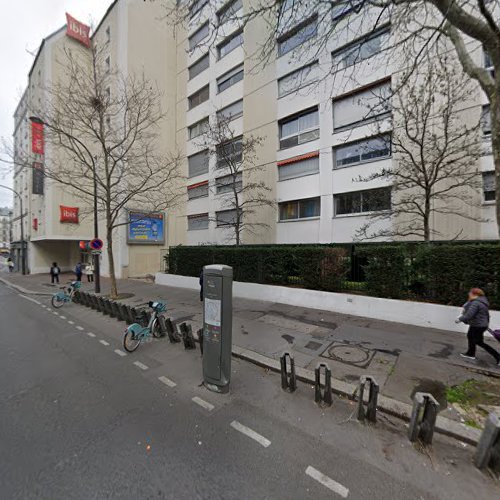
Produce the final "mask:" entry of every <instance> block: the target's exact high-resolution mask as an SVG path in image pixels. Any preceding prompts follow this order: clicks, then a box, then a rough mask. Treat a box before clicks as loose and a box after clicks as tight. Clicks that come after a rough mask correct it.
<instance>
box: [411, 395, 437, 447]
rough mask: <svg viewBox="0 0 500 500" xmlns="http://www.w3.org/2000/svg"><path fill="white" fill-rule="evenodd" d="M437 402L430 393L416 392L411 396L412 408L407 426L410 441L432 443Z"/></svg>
mask: <svg viewBox="0 0 500 500" xmlns="http://www.w3.org/2000/svg"><path fill="white" fill-rule="evenodd" d="M438 411H439V403H438V402H437V401H436V400H435V399H434V397H433V396H432V394H429V393H427V392H417V393H416V394H415V396H414V397H413V410H412V414H411V419H410V427H409V428H408V438H409V439H410V441H411V442H412V443H414V442H415V441H417V440H420V441H421V442H422V444H432V437H433V435H434V427H435V425H436V419H437V414H438Z"/></svg>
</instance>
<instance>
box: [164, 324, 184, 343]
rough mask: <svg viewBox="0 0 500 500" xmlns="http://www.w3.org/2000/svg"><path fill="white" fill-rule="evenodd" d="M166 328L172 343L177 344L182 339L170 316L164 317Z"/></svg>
mask: <svg viewBox="0 0 500 500" xmlns="http://www.w3.org/2000/svg"><path fill="white" fill-rule="evenodd" d="M164 321H165V328H166V330H167V335H168V340H170V343H171V344H177V343H178V342H180V341H181V338H180V336H179V334H178V333H177V331H176V329H175V327H174V324H173V323H172V320H171V319H170V318H164Z"/></svg>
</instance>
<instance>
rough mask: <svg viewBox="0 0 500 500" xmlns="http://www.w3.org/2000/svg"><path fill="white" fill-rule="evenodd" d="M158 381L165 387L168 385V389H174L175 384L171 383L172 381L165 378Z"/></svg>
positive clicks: (159, 378)
mask: <svg viewBox="0 0 500 500" xmlns="http://www.w3.org/2000/svg"><path fill="white" fill-rule="evenodd" d="M158 380H159V381H160V382H163V383H164V384H165V385H168V387H175V386H176V385H177V384H176V383H175V382H174V381H173V380H170V379H169V378H167V377H163V376H162V377H158Z"/></svg>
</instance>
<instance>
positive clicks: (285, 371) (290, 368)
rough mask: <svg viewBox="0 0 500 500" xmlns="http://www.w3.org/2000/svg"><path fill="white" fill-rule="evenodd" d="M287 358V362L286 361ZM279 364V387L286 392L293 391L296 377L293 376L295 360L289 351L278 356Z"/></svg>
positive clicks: (295, 386)
mask: <svg viewBox="0 0 500 500" xmlns="http://www.w3.org/2000/svg"><path fill="white" fill-rule="evenodd" d="M287 360H288V362H287ZM280 365H281V388H282V389H283V390H284V391H287V392H295V390H296V389H297V379H296V377H295V360H294V359H293V356H292V355H291V354H290V353H289V352H285V353H283V356H281V357H280Z"/></svg>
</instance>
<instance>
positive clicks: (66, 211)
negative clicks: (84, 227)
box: [59, 205, 78, 224]
mask: <svg viewBox="0 0 500 500" xmlns="http://www.w3.org/2000/svg"><path fill="white" fill-rule="evenodd" d="M59 208H60V210H61V218H60V219H59V220H60V222H68V223H70V224H78V207H65V206H64V205H59Z"/></svg>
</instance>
